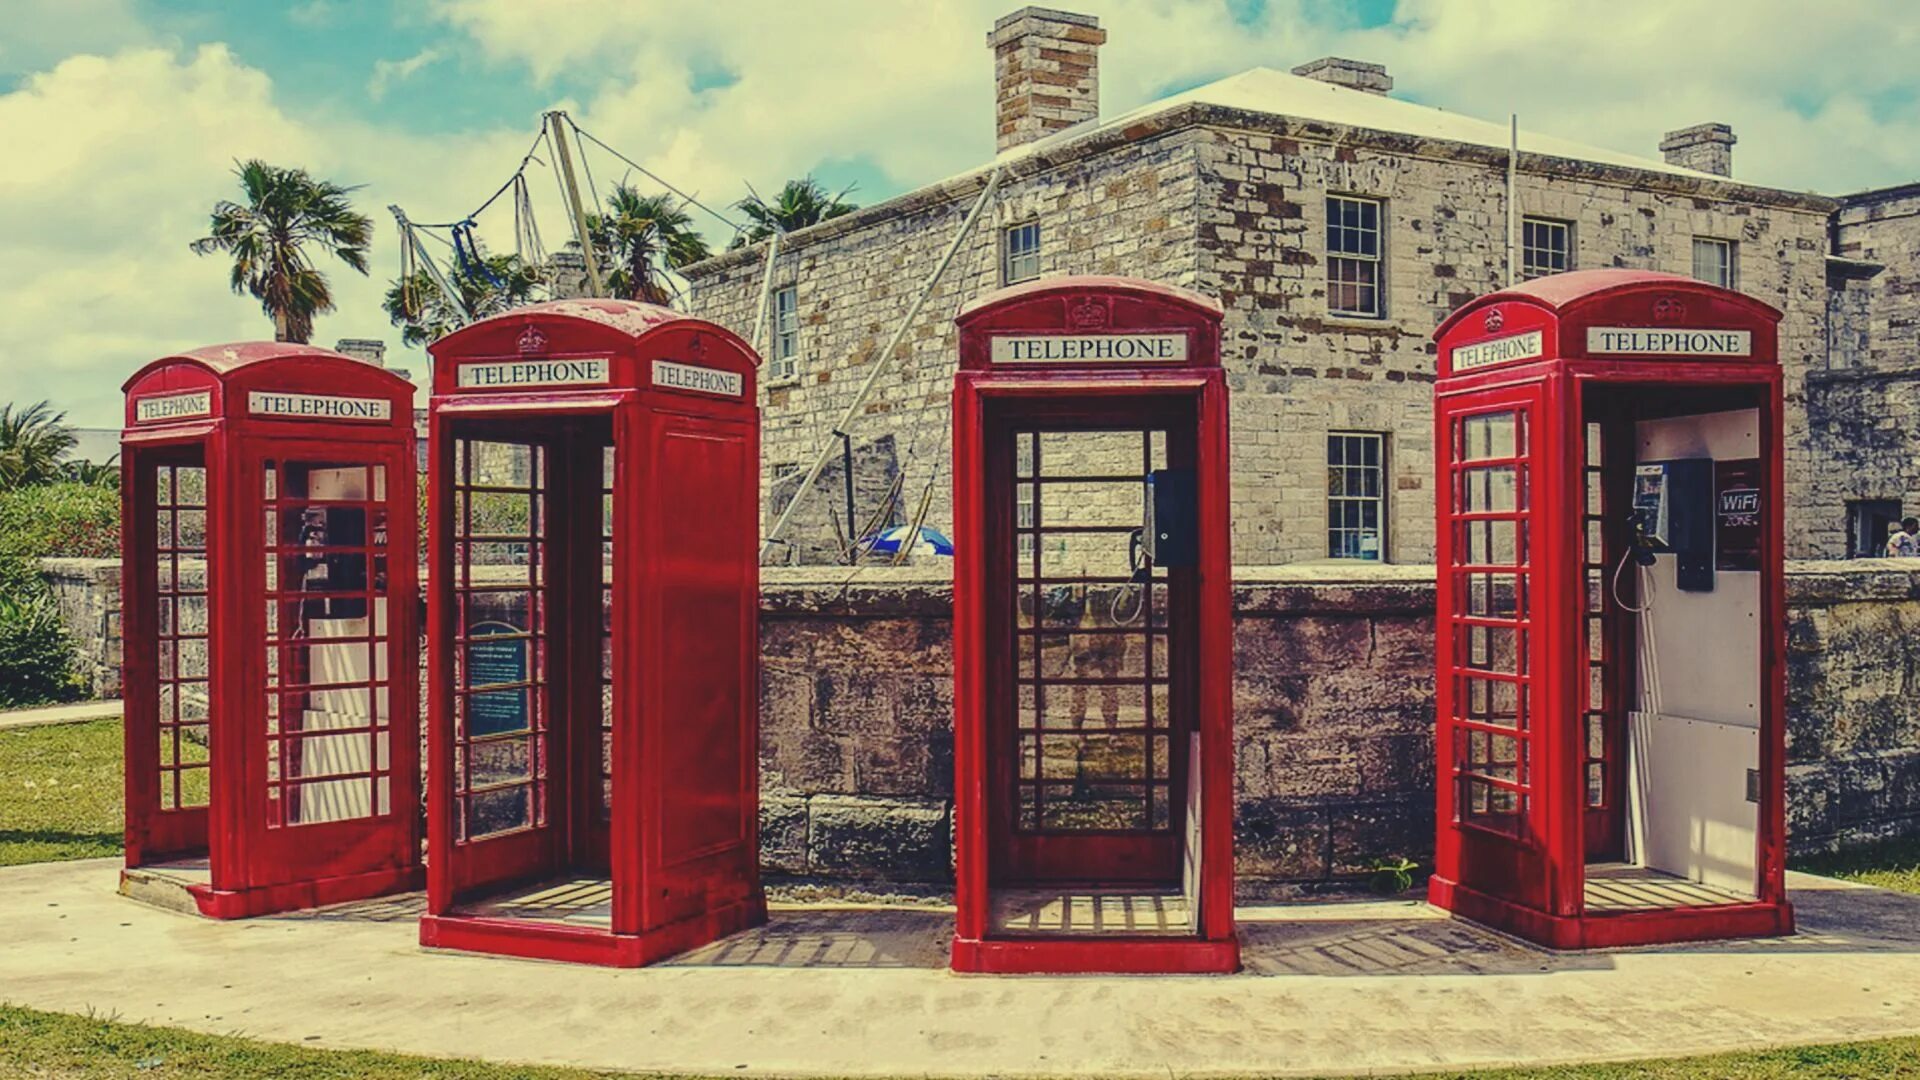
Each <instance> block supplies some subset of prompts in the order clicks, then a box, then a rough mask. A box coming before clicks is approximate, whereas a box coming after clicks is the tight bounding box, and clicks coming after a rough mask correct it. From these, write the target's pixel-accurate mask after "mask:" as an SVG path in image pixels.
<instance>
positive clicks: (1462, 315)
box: [1433, 269, 1781, 379]
mask: <svg viewBox="0 0 1920 1080" xmlns="http://www.w3.org/2000/svg"><path fill="white" fill-rule="evenodd" d="M1780 319H1781V313H1780V312H1779V310H1777V309H1775V308H1773V307H1771V306H1769V305H1767V304H1764V303H1761V302H1760V301H1758V300H1755V299H1754V298H1752V297H1750V296H1747V295H1745V294H1743V293H1738V292H1735V291H1733V290H1731V289H1723V288H1720V287H1719V286H1717V285H1709V284H1707V283H1706V282H1704V281H1699V280H1696V279H1694V278H1690V277H1686V276H1684V275H1681V274H1668V273H1662V272H1659V271H1653V270H1619V269H1605V270H1575V271H1571V272H1569V273H1565V274H1553V275H1550V276H1548V277H1542V278H1535V279H1533V280H1531V281H1526V282H1522V283H1521V284H1518V285H1514V286H1511V287H1509V288H1506V289H1501V290H1499V291H1498V292H1492V293H1488V294H1486V295H1485V296H1481V297H1479V298H1477V299H1475V300H1473V301H1471V302H1469V303H1467V304H1466V305H1465V306H1463V307H1461V308H1460V309H1459V310H1457V311H1455V312H1454V313H1453V314H1452V315H1449V316H1448V317H1447V319H1446V321H1444V322H1442V323H1441V324H1440V327H1439V329H1437V330H1435V331H1434V334H1433V339H1434V341H1435V342H1437V343H1438V348H1439V358H1438V359H1439V374H1440V378H1442V379H1450V378H1460V377H1467V376H1477V375H1479V374H1480V373H1481V372H1483V371H1485V370H1488V369H1493V368H1507V367H1512V366H1519V365H1521V364H1525V363H1528V362H1532V361H1539V360H1547V361H1566V360H1575V361H1579V360H1592V361H1606V362H1618V361H1627V362H1633V361H1648V360H1653V361H1672V360H1683V361H1684V362H1686V363H1689V364H1693V363H1736V364H1737V363H1764V364H1777V363H1778V362H1779V347H1778V330H1779V323H1780ZM1689 332H1691V333H1689Z"/></svg>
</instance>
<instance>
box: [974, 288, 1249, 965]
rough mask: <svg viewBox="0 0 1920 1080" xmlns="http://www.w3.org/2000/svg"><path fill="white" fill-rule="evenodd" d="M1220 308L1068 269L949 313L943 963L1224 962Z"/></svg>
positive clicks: (1226, 813)
mask: <svg viewBox="0 0 1920 1080" xmlns="http://www.w3.org/2000/svg"><path fill="white" fill-rule="evenodd" d="M1218 318H1219V315H1218V309H1217V308H1216V307H1214V306H1213V305H1211V304H1208V303H1207V302H1206V301H1204V300H1202V299H1200V298H1198V297H1194V296H1191V295H1189V294H1185V293H1180V292H1178V291H1176V290H1171V289H1166V288H1164V287H1161V286H1157V285H1151V284H1147V283H1143V282H1130V281H1123V280H1120V279H1074V278H1067V279H1057V280H1053V281H1049V282H1045V283H1040V284H1037V285H1032V286H1023V287H1019V288H1016V289H1011V290H1006V291H1004V292H1002V293H999V294H996V295H994V296H992V297H988V298H986V299H985V300H983V301H981V302H979V303H977V304H975V305H972V306H970V307H969V308H968V309H967V311H966V312H965V313H963V314H962V316H961V319H960V325H961V350H962V361H961V364H962V371H961V373H960V375H959V378H958V381H957V385H956V390H955V394H956V396H955V410H956V412H955V492H956V507H957V510H956V522H955V524H956V530H957V534H958V537H959V538H960V546H961V548H962V549H963V550H962V552H961V555H960V558H959V559H958V560H957V562H956V568H955V595H956V601H955V624H956V625H955V663H956V678H957V683H956V691H955V701H956V721H955V738H956V740H957V747H956V753H955V759H956V779H957V781H958V783H957V792H958V794H957V796H956V798H957V800H958V804H957V807H956V821H957V827H958V830H959V836H958V846H959V854H960V865H959V884H958V890H957V893H958V895H957V899H958V902H959V909H960V910H959V916H958V920H959V921H958V932H957V934H956V937H955V943H954V954H953V964H954V967H955V968H956V970H963V971H1102V970H1107V971H1231V970H1234V968H1235V967H1236V966H1237V948H1236V945H1235V941H1234V936H1233V928H1232V909H1231V882H1232V865H1231V826H1232V820H1231V796H1232V792H1231V767H1230V766H1231V762H1230V754H1231V747H1230V744H1229V743H1228V737H1229V736H1228V730H1227V728H1228V724H1229V722H1230V718H1229V717H1228V715H1227V713H1226V703H1227V702H1226V699H1225V698H1224V697H1223V696H1222V695H1223V693H1224V692H1229V688H1228V687H1227V686H1226V685H1225V683H1226V680H1227V679H1228V678H1230V675H1229V674H1228V673H1229V672H1230V663H1231V657H1230V654H1229V653H1228V650H1229V649H1230V641H1229V640H1228V638H1227V633H1228V632H1229V631H1230V626H1229V625H1228V618H1227V615H1228V609H1227V605H1228V602H1229V597H1228V596H1227V590H1228V587H1229V583H1228V580H1227V575H1228V573H1229V571H1228V560H1227V545H1226V535H1225V505H1226V456H1225V409H1224V405H1225V399H1224V384H1223V381H1222V380H1221V378H1220V374H1221V373H1220V370H1219V367H1218V358H1217V357H1218V354H1217V351H1216V350H1217V341H1218V337H1217V333H1218V331H1217V327H1218Z"/></svg>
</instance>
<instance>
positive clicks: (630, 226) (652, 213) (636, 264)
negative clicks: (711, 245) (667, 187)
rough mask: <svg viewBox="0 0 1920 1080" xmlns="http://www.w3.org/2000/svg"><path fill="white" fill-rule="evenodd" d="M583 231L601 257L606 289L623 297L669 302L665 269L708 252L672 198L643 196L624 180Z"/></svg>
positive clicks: (670, 295) (690, 261)
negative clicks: (604, 210) (605, 210)
mask: <svg viewBox="0 0 1920 1080" xmlns="http://www.w3.org/2000/svg"><path fill="white" fill-rule="evenodd" d="M587 234H588V235H589V236H591V237H592V238H593V249H594V252H595V253H596V254H598V255H599V256H600V261H601V264H602V271H601V272H602V274H603V275H604V276H605V279H606V285H607V289H608V291H609V292H611V293H612V294H613V295H614V296H617V297H621V298H624V299H627V300H645V301H647V302H648V303H653V304H665V303H668V302H670V301H671V300H672V298H673V294H672V289H671V286H670V285H668V283H667V280H666V275H665V273H664V271H666V270H678V269H680V268H681V267H683V266H690V265H692V264H694V263H697V262H699V261H700V260H701V259H704V258H706V257H707V256H708V255H709V254H711V253H710V252H709V251H708V250H707V242H706V240H705V239H704V238H702V237H701V235H700V234H699V233H698V232H695V231H694V228H693V219H692V218H691V217H689V216H688V215H687V212H686V211H685V210H684V209H682V208H681V205H680V203H679V202H678V201H677V200H675V199H674V197H673V196H671V195H642V194H640V193H639V192H638V191H635V190H634V189H633V188H631V187H628V186H627V185H626V184H621V185H619V186H617V187H615V188H614V189H613V194H611V195H608V196H607V212H606V214H604V215H600V214H589V215H588V216H587Z"/></svg>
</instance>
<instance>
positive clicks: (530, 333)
mask: <svg viewBox="0 0 1920 1080" xmlns="http://www.w3.org/2000/svg"><path fill="white" fill-rule="evenodd" d="M520 351H521V352H523V353H540V352H546V351H547V335H545V334H543V333H541V332H540V328H539V327H537V326H529V327H527V328H526V329H525V330H522V331H520Z"/></svg>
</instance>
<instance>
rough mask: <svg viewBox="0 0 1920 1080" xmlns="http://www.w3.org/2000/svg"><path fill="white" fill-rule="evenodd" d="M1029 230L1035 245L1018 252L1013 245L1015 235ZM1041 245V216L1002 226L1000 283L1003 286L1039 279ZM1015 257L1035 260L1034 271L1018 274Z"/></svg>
mask: <svg viewBox="0 0 1920 1080" xmlns="http://www.w3.org/2000/svg"><path fill="white" fill-rule="evenodd" d="M1029 231H1030V232H1031V233H1032V235H1033V247H1032V248H1031V250H1026V251H1021V252H1019V253H1017V254H1016V253H1015V251H1014V246H1013V241H1014V235H1015V234H1016V233H1021V234H1024V233H1027V232H1029ZM1040 245H1041V235H1040V219H1039V218H1028V219H1026V220H1025V221H1016V222H1014V223H1013V224H1011V225H1007V226H1004V227H1002V228H1001V230H1000V284H1001V285H1002V286H1003V287H1004V286H1007V285H1019V284H1021V283H1023V282H1028V281H1037V280H1039V278H1040ZM1015 259H1021V260H1026V259H1031V260H1032V261H1033V272H1032V273H1030V274H1025V275H1017V274H1016V273H1015V271H1014V260H1015Z"/></svg>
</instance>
